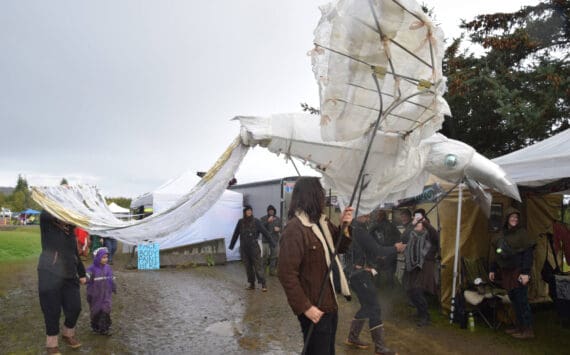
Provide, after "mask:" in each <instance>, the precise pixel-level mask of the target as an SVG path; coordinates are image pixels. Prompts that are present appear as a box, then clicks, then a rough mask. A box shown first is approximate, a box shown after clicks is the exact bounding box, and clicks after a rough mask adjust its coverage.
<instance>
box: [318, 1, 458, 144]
mask: <svg viewBox="0 0 570 355" xmlns="http://www.w3.org/2000/svg"><path fill="white" fill-rule="evenodd" d="M321 12H322V17H321V20H320V22H319V24H318V26H317V28H316V29H315V39H314V42H315V49H314V50H312V51H311V52H310V54H311V56H312V62H313V72H314V74H315V78H316V80H317V83H318V85H319V89H320V101H321V102H320V104H321V106H320V107H321V133H322V140H323V141H350V140H353V139H356V138H359V137H361V136H362V135H363V134H365V133H366V132H367V131H369V130H370V128H371V126H373V125H374V122H375V121H376V119H377V118H378V115H379V111H380V108H381V106H380V100H379V97H380V93H381V97H382V101H383V107H382V115H383V116H384V118H383V119H382V122H381V124H380V127H379V129H380V130H381V131H383V132H386V133H400V134H404V133H406V134H408V136H407V138H406V139H408V140H411V141H413V143H410V144H408V146H412V145H416V146H417V145H418V144H419V142H420V141H421V140H422V139H425V138H428V137H430V136H432V135H433V134H434V133H435V132H436V131H437V130H439V129H440V128H441V124H442V122H443V119H444V114H445V115H450V110H449V106H448V105H447V103H446V102H445V100H444V99H443V98H442V95H443V94H444V93H445V90H446V87H445V77H443V75H442V68H441V66H442V58H443V55H444V36H443V31H442V30H441V29H440V28H438V27H436V26H435V25H434V24H433V23H432V21H431V20H430V18H429V17H428V16H427V15H426V14H425V13H424V12H423V11H422V9H421V7H420V6H419V4H418V3H417V2H416V1H414V0H398V1H395V0H340V1H338V2H336V3H335V4H334V5H333V4H328V5H324V6H322V7H321ZM373 73H375V76H376V78H377V80H378V85H377V84H376V82H375V80H374V79H373V76H372V74H373Z"/></svg>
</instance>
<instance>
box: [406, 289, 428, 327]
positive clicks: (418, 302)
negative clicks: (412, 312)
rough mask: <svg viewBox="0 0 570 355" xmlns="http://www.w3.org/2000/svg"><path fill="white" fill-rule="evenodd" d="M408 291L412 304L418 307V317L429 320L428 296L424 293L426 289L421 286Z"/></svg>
mask: <svg viewBox="0 0 570 355" xmlns="http://www.w3.org/2000/svg"><path fill="white" fill-rule="evenodd" d="M407 293H408V297H409V298H410V301H412V304H413V305H414V307H416V310H417V312H418V317H419V318H420V319H424V320H428V319H429V312H428V302H427V299H426V296H425V295H424V291H423V290H422V289H421V288H412V289H409V290H408V291H407Z"/></svg>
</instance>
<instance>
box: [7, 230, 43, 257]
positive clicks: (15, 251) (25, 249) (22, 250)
mask: <svg viewBox="0 0 570 355" xmlns="http://www.w3.org/2000/svg"><path fill="white" fill-rule="evenodd" d="M41 250H42V245H41V238H40V227H39V226H26V227H17V228H15V229H13V230H3V229H0V262H12V261H18V260H24V259H28V258H33V257H38V256H39V255H40V252H41Z"/></svg>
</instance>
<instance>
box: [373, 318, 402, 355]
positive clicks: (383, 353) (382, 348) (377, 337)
mask: <svg viewBox="0 0 570 355" xmlns="http://www.w3.org/2000/svg"><path fill="white" fill-rule="evenodd" d="M370 335H371V336H372V341H373V342H374V354H376V355H397V354H398V353H397V352H395V351H392V350H390V349H389V348H388V347H387V346H386V345H384V324H380V325H379V326H376V327H374V328H372V329H370Z"/></svg>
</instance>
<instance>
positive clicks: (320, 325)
mask: <svg viewBox="0 0 570 355" xmlns="http://www.w3.org/2000/svg"><path fill="white" fill-rule="evenodd" d="M324 207H325V190H324V189H323V187H322V185H321V183H320V181H319V178H316V177H303V178H300V179H299V180H297V182H296V183H295V188H294V190H293V195H292V196H291V204H290V208H289V214H288V222H287V225H286V226H285V228H284V229H283V234H282V235H281V240H280V243H279V248H280V250H279V261H278V268H277V275H278V276H279V281H280V282H281V285H282V286H283V289H284V291H285V294H286V296H287V301H288V303H289V305H290V306H291V309H292V310H293V313H295V315H296V316H297V317H298V319H299V322H300V324H301V331H302V333H303V340H304V341H305V342H308V343H307V344H306V348H307V354H334V353H335V347H334V344H335V336H336V329H337V323H338V314H337V312H338V304H337V301H336V294H335V290H337V289H339V290H340V292H341V293H342V294H343V295H344V296H346V297H349V296H350V290H349V287H348V282H347V280H346V277H345V276H344V272H343V270H342V266H341V264H340V260H339V258H338V256H336V257H335V258H334V259H333V258H332V257H333V255H334V254H335V246H336V244H337V241H338V238H341V240H340V245H339V250H338V251H337V252H338V253H344V252H345V251H346V250H347V248H348V246H349V245H350V242H351V238H350V228H349V225H350V223H351V222H352V211H353V208H352V207H347V208H346V209H345V210H344V211H343V212H342V215H341V223H342V224H341V225H340V226H336V225H334V224H333V223H332V222H331V221H330V220H329V219H328V217H327V216H326V215H324V214H323V212H324ZM331 263H332V265H333V267H332V273H331V274H330V275H329V277H328V278H327V279H326V281H325V284H324V285H323V280H325V276H326V273H327V271H328V268H329V265H331ZM335 280H337V282H335ZM321 287H324V289H323V297H322V302H321V303H320V304H319V295H320V292H321ZM317 305H318V307H317ZM311 324H314V331H313V333H312V336H311V338H310V339H307V335H308V332H309V328H310V327H311Z"/></svg>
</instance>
